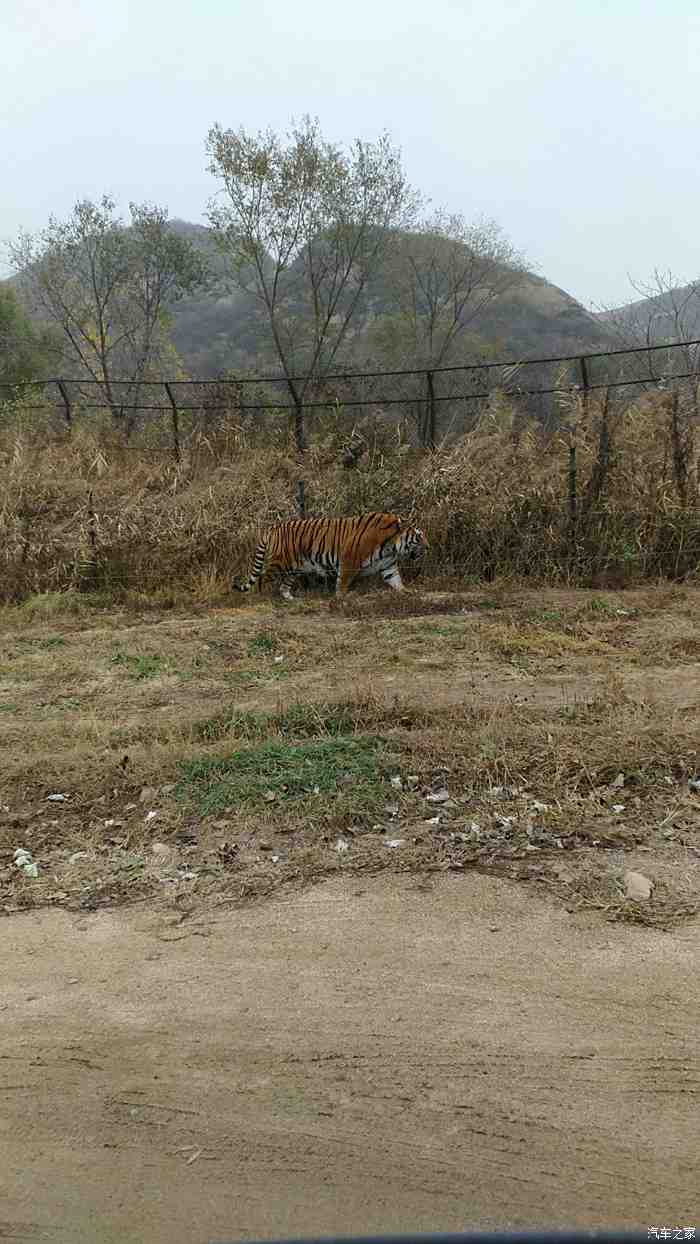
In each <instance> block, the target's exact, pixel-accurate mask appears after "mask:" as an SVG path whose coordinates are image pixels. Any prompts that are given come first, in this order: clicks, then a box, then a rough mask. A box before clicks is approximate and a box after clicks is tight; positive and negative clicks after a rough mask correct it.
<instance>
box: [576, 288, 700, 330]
mask: <svg viewBox="0 0 700 1244" xmlns="http://www.w3.org/2000/svg"><path fill="white" fill-rule="evenodd" d="M654 285H655V286H656V287H657V288H656V289H652V288H650V290H649V293H648V296H647V297H645V298H638V299H635V300H634V301H633V302H629V303H626V304H625V305H623V306H621V307H613V308H610V309H608V310H605V311H599V312H597V313H595V316H594V318H595V319H597V320H598V322H599V323H600V324H602V325H603V326H604V327H605V328H606V329H607V330H609V331H611V332H614V333H615V334H616V335H617V336H618V337H619V339H620V340H621V341H630V342H632V341H633V342H634V343H635V344H638V345H645V344H646V343H647V341H653V342H655V343H656V344H663V345H666V344H669V343H671V342H674V341H690V340H693V339H695V338H698V337H700V281H691V282H690V283H689V284H688V285H677V286H676V285H673V284H672V283H671V281H669V280H668V279H666V278H664V276H663V274H658V276H657V278H656V280H655V282H654Z"/></svg>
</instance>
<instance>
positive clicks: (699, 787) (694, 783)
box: [688, 778, 700, 795]
mask: <svg viewBox="0 0 700 1244" xmlns="http://www.w3.org/2000/svg"><path fill="white" fill-rule="evenodd" d="M688 786H689V787H690V789H691V790H692V791H694V792H695V794H696V795H700V778H688Z"/></svg>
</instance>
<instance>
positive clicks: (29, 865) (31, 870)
mask: <svg viewBox="0 0 700 1244" xmlns="http://www.w3.org/2000/svg"><path fill="white" fill-rule="evenodd" d="M13 859H14V861H15V868H19V869H20V871H21V872H23V873H24V875H25V877H32V878H33V879H34V880H36V878H37V877H38V876H39V865H38V864H36V863H35V862H34V860H33V859H32V853H31V851H27V849H26V847H18V848H17V850H16V851H15V853H14V855H13Z"/></svg>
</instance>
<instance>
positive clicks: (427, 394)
mask: <svg viewBox="0 0 700 1244" xmlns="http://www.w3.org/2000/svg"><path fill="white" fill-rule="evenodd" d="M698 383H700V340H694V341H684V342H677V343H673V344H670V345H647V346H643V347H635V348H628V349H619V350H612V351H598V352H595V353H588V354H578V355H573V356H565V355H560V356H556V357H549V358H547V357H545V358H535V359H513V360H510V361H507V362H475V363H472V364H462V365H452V366H440V367H438V366H436V367H428V368H426V367H421V368H403V369H400V370H394V371H364V372H352V371H346V372H340V371H338V372H334V373H330V374H327V375H324V376H304V375H300V376H284V375H268V376H221V377H217V378H212V379H197V380H190V379H187V380H183V379H165V378H161V379H156V380H154V379H149V380H145V379H140V378H137V379H136V380H134V379H131V380H113V379H111V378H110V379H109V380H102V379H95V378H85V377H83V378H79V379H76V378H66V377H53V378H50V379H47V380H44V381H37V382H25V383H24V384H22V385H11V384H9V383H4V384H0V403H1V402H2V401H3V399H4V400H7V399H12V398H18V397H21V398H23V405H24V408H25V409H28V410H31V409H33V408H35V407H36V408H41V409H42V410H44V411H46V410H47V409H50V410H52V411H53V412H54V413H55V417H56V421H57V424H58V425H61V426H62V427H63V430H64V432H65V431H70V430H71V429H72V427H73V426H74V424H75V422H76V420H78V419H81V418H84V417H90V416H91V415H95V414H96V413H97V412H103V413H106V414H107V415H108V416H109V418H110V420H111V422H112V423H113V424H114V425H115V426H117V427H118V428H119V429H120V431H121V432H122V433H123V435H124V440H125V443H126V444H127V445H128V446H129V447H131V448H134V449H139V448H146V447H147V445H148V444H149V443H150V444H151V445H152V444H154V443H157V444H158V445H159V446H160V447H162V446H163V444H168V445H169V446H170V447H171V449H172V452H173V454H174V456H175V458H176V459H177V460H179V459H180V457H181V455H182V453H183V451H184V450H185V448H186V446H187V444H188V442H189V441H190V440H191V438H192V437H194V436H196V435H198V434H200V433H201V432H202V430H205V431H206V430H207V429H211V428H214V427H215V426H216V425H217V423H218V422H220V421H221V420H222V419H224V418H231V417H233V418H235V419H236V420H237V421H238V422H239V423H240V425H242V426H243V427H245V428H246V430H247V432H248V433H249V434H250V435H251V436H254V435H255V433H256V431H261V432H262V431H264V432H266V433H269V432H270V430H273V431H274V430H279V431H284V430H286V429H285V420H287V421H288V424H287V427H288V429H289V430H290V431H291V433H292V435H293V439H294V442H295V447H296V450H297V451H298V452H299V454H300V456H302V455H303V453H304V452H305V451H306V449H307V448H308V446H309V443H310V442H311V441H312V440H313V437H314V434H315V431H316V430H317V428H319V427H320V426H321V420H322V418H323V417H324V416H325V417H326V418H327V417H328V415H331V416H333V417H334V418H335V419H337V420H342V421H344V423H345V425H346V426H347V428H348V431H349V430H350V429H351V428H352V427H353V426H355V425H357V424H358V422H362V421H363V420H367V419H371V420H374V421H380V422H383V423H394V424H399V425H401V427H402V429H403V431H404V435H405V438H406V439H407V440H408V441H410V442H412V443H414V444H416V445H419V446H422V447H424V448H426V449H433V448H436V447H438V446H440V445H444V444H449V443H450V442H451V441H452V440H455V439H457V438H458V437H459V435H460V434H462V433H463V432H464V431H465V430H467V429H469V428H470V427H472V426H473V424H474V422H475V420H476V419H477V418H478V417H479V415H480V414H481V413H482V412H483V410H484V407H485V406H486V405H488V404H492V403H493V402H494V400H496V399H497V398H498V399H502V400H504V401H507V402H508V403H509V404H510V405H511V406H513V407H514V408H515V409H517V410H518V411H520V412H521V413H522V414H524V415H530V416H534V417H536V418H537V419H539V420H540V421H542V422H543V423H544V424H545V425H547V426H552V427H556V426H558V424H559V423H560V422H561V419H562V411H563V409H564V408H565V407H566V405H567V403H568V404H569V405H570V402H571V398H572V395H579V396H580V398H581V400H582V402H583V403H584V405H585V404H586V403H587V402H588V400H589V398H590V397H591V395H595V394H596V393H599V392H600V391H601V390H602V391H605V396H606V402H608V403H609V402H610V400H616V399H618V400H622V399H623V398H624V400H626V401H627V403H628V404H629V403H630V402H632V401H634V400H635V398H637V397H638V396H639V395H640V394H641V393H644V392H646V391H649V390H650V389H659V388H662V389H663V388H673V389H680V388H681V387H682V386H686V387H687V391H688V393H689V395H690V401H691V403H692V405H693V408H694V409H695V411H696V413H697V401H698V392H697V390H698ZM27 391H29V394H30V396H29V399H28V400H27V399H26V396H24V397H23V395H26V392H27Z"/></svg>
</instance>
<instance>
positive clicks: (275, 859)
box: [270, 855, 280, 864]
mask: <svg viewBox="0 0 700 1244" xmlns="http://www.w3.org/2000/svg"><path fill="white" fill-rule="evenodd" d="M270 859H271V860H272V863H273V864H279V862H280V856H279V855H271V856H270Z"/></svg>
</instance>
